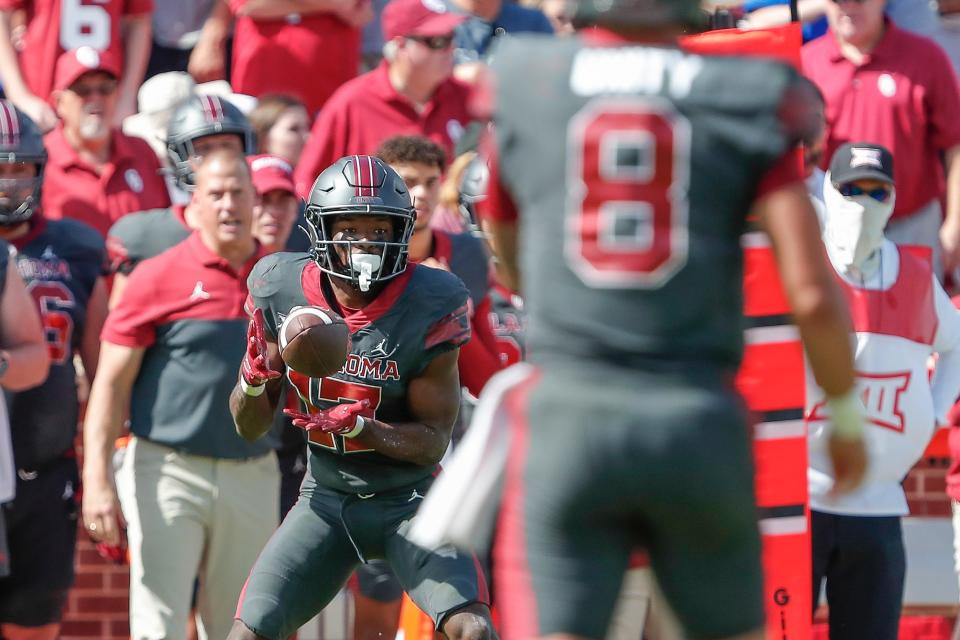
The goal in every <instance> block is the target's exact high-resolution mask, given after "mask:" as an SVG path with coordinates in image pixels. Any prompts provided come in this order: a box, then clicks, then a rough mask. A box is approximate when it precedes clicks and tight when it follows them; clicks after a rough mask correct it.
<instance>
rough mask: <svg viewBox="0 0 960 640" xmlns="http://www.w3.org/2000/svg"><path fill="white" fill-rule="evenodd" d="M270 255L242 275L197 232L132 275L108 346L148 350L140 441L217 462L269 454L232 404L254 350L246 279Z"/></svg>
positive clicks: (136, 403)
mask: <svg viewBox="0 0 960 640" xmlns="http://www.w3.org/2000/svg"><path fill="white" fill-rule="evenodd" d="M264 255H265V252H264V251H263V249H262V248H261V247H259V245H258V247H257V252H256V254H255V255H254V256H253V257H252V258H251V259H250V260H248V261H247V263H246V264H245V265H244V267H243V269H241V270H240V271H235V270H234V269H233V268H232V267H231V266H230V265H229V263H228V262H227V261H226V260H224V259H223V258H221V257H220V256H218V255H216V254H215V253H213V252H212V251H211V250H210V249H208V248H207V247H206V245H204V244H203V241H202V240H201V239H200V235H199V233H193V234H192V235H190V236H189V237H188V238H187V239H186V240H184V241H183V242H181V243H180V244H178V245H176V246H174V247H172V248H170V249H168V250H167V251H165V252H163V253H161V254H160V255H158V256H156V257H154V258H150V259H149V260H145V261H143V262H142V263H140V265H139V266H138V267H137V268H136V269H134V271H133V272H132V273H131V274H130V278H129V280H128V281H127V286H126V287H125V288H124V291H123V295H122V297H121V299H120V302H119V304H118V305H117V307H116V308H115V309H114V310H113V311H111V312H110V315H109V316H108V317H107V321H106V324H105V325H104V327H103V332H102V333H101V339H102V340H103V341H105V342H111V343H113V344H117V345H122V346H125V347H134V348H138V347H139V348H144V349H145V350H146V351H145V353H144V356H143V362H142V364H141V365H140V371H139V372H138V374H137V379H136V381H135V382H134V385H133V394H132V398H131V402H130V425H131V431H133V433H134V434H136V435H137V436H138V437H141V438H146V439H147V440H151V441H153V442H156V443H159V444H162V445H165V446H168V447H172V448H174V449H178V450H181V451H185V452H187V453H191V454H194V455H202V456H210V457H214V458H248V457H253V456H259V455H263V454H265V453H267V452H269V451H270V450H271V447H272V445H273V444H275V443H274V442H273V441H272V440H271V439H270V438H261V439H260V440H257V441H256V442H252V443H251V442H247V441H246V440H244V439H243V438H241V437H240V436H238V435H237V433H236V430H235V428H234V424H233V417H232V416H231V415H230V409H229V407H228V402H227V399H228V398H229V397H230V392H231V390H232V389H233V387H234V385H235V384H236V382H237V372H238V371H239V368H240V361H241V360H242V359H243V353H244V347H245V344H246V331H247V322H248V319H249V316H247V314H246V313H245V312H244V309H243V304H244V302H245V301H246V299H247V276H248V275H249V274H250V271H251V270H252V269H253V265H254V264H256V262H257V260H259V259H260V258H261V257H263V256H264Z"/></svg>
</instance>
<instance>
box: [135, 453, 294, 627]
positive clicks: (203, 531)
mask: <svg viewBox="0 0 960 640" xmlns="http://www.w3.org/2000/svg"><path fill="white" fill-rule="evenodd" d="M117 492H118V494H119V497H120V504H121V506H122V508H123V516H124V518H125V519H126V521H127V538H128V542H129V546H130V636H131V638H133V640H147V639H150V640H152V639H154V638H156V639H159V638H169V639H173V640H177V639H180V638H184V637H185V633H186V624H187V616H188V615H189V613H190V607H191V595H192V593H193V585H194V579H196V578H199V582H200V587H199V591H198V593H197V603H196V604H197V612H198V614H199V615H198V619H197V631H198V634H199V637H200V639H201V640H206V639H207V638H215V639H217V640H220V639H222V638H225V637H226V636H227V632H228V631H229V629H230V627H231V625H232V624H233V616H234V612H235V610H236V606H237V599H238V598H239V596H240V591H241V589H242V588H243V584H244V582H245V580H246V578H247V574H248V572H249V570H250V567H251V566H252V565H253V562H254V560H256V558H257V555H258V554H259V552H260V549H261V548H263V545H264V544H265V543H266V541H267V538H269V537H270V535H271V534H272V533H273V531H274V529H275V528H276V526H277V514H278V513H279V508H280V507H279V496H280V474H279V471H278V470H277V461H276V456H275V455H274V454H272V453H270V454H268V455H264V456H262V457H260V458H255V459H247V460H230V459H217V458H207V457H203V456H194V455H189V454H184V453H180V452H177V451H175V450H173V449H170V448H168V447H164V446H161V445H158V444H155V443H152V442H150V441H148V440H143V439H140V438H134V439H132V440H131V442H130V446H129V448H128V450H127V452H126V455H125V456H124V460H123V463H122V465H121V467H120V469H119V470H118V471H117Z"/></svg>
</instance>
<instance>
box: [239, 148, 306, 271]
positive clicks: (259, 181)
mask: <svg viewBox="0 0 960 640" xmlns="http://www.w3.org/2000/svg"><path fill="white" fill-rule="evenodd" d="M248 161H249V162H250V173H251V174H252V176H253V188H254V189H255V190H256V192H257V204H256V205H254V207H253V236H254V237H255V238H256V239H257V241H259V242H260V244H262V245H263V247H264V249H266V250H267V252H268V253H273V252H275V251H283V250H284V248H285V247H286V246H287V241H288V239H289V238H290V233H291V232H292V231H293V224H294V222H296V220H297V211H298V209H299V204H300V203H299V201H298V199H297V194H296V190H295V189H294V186H293V167H291V166H290V163H289V162H287V161H286V160H284V159H283V158H279V157H277V156H271V155H258V156H253V157H251V158H248Z"/></svg>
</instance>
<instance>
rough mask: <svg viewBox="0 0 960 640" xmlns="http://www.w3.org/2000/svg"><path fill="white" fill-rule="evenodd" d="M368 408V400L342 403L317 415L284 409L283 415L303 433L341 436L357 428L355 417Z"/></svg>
mask: <svg viewBox="0 0 960 640" xmlns="http://www.w3.org/2000/svg"><path fill="white" fill-rule="evenodd" d="M369 406H370V401H369V400H361V401H359V402H344V403H343V404H338V405H337V406H335V407H331V408H329V409H325V410H324V411H321V412H319V413H300V412H299V411H291V410H290V409H284V410H283V413H284V414H285V415H288V416H290V417H291V418H293V426H295V427H300V428H301V429H303V430H304V431H323V432H324V433H335V434H337V435H342V434H344V433H349V432H351V431H353V429H354V427H356V426H357V416H358V415H360V414H361V413H363V412H364V411H365V410H366V409H367V407H369Z"/></svg>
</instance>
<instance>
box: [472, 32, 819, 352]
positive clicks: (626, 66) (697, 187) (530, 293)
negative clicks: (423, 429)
mask: <svg viewBox="0 0 960 640" xmlns="http://www.w3.org/2000/svg"><path fill="white" fill-rule="evenodd" d="M594 31H596V33H594ZM492 69H493V73H494V75H495V77H496V82H495V86H496V95H495V98H494V99H495V102H494V105H493V118H494V121H495V124H496V126H495V145H494V147H495V150H494V151H495V153H494V154H493V155H494V158H493V162H492V166H491V187H490V195H489V197H488V198H487V200H486V201H485V202H484V203H483V208H484V210H485V214H487V215H490V216H491V217H494V218H496V217H500V218H501V219H510V218H511V216H510V214H509V211H510V204H509V201H510V200H512V201H513V202H514V203H515V205H516V209H518V210H519V211H520V213H521V215H520V217H519V225H520V250H519V257H520V261H521V272H522V274H523V278H524V293H525V302H526V305H527V312H528V314H529V318H530V325H529V326H530V328H529V332H528V349H529V351H528V355H529V358H530V360H531V361H532V362H534V363H536V364H544V363H546V362H553V361H555V360H563V361H564V362H569V363H573V364H574V366H576V364H577V363H579V362H580V361H581V360H582V359H583V358H590V359H598V360H603V361H606V362H610V363H616V364H619V365H622V366H628V367H629V366H640V367H643V366H648V365H650V366H659V365H660V364H662V363H668V364H674V363H679V364H680V365H681V366H685V365H684V363H704V362H706V363H712V364H715V365H719V366H722V367H724V368H733V367H735V366H736V365H737V363H738V362H739V360H740V353H741V349H742V341H743V323H742V308H743V304H742V295H741V290H742V287H743V278H742V266H743V265H742V262H743V260H742V251H741V249H740V236H741V234H742V233H743V231H744V228H745V221H746V216H747V213H748V212H749V211H750V209H751V206H752V204H753V202H754V201H755V200H756V199H757V197H758V196H759V195H762V194H763V193H766V192H769V191H772V190H774V189H776V188H780V187H783V186H786V185H787V184H792V183H797V184H799V183H800V181H801V180H802V175H801V172H800V166H799V162H796V160H795V158H794V149H795V148H796V143H797V141H798V139H799V137H800V133H801V128H800V125H801V124H805V123H804V122H799V120H800V118H798V119H797V120H798V122H793V120H794V119H793V118H791V117H787V116H788V115H789V113H787V112H789V111H790V109H785V107H790V108H792V107H793V106H794V105H796V106H800V107H805V103H804V102H803V101H800V104H799V105H797V100H795V98H801V97H802V95H801V94H800V91H801V89H800V84H799V78H798V76H797V73H796V72H795V71H794V70H793V69H791V68H790V67H788V66H786V65H784V64H780V63H777V62H773V61H767V60H761V59H748V58H738V57H734V56H726V57H711V56H701V55H694V54H690V53H687V52H684V51H682V50H679V49H672V48H669V47H663V46H644V45H641V44H638V43H633V42H627V41H624V40H623V39H621V38H618V37H617V36H614V35H613V34H610V33H607V32H602V31H600V30H590V31H589V32H588V33H586V34H585V35H583V36H578V37H573V38H557V39H554V38H542V37H541V38H535V37H531V36H517V37H515V38H509V39H506V40H504V41H503V43H502V46H501V47H500V48H499V49H498V52H497V54H496V55H495V56H494V60H493V63H492Z"/></svg>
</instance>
